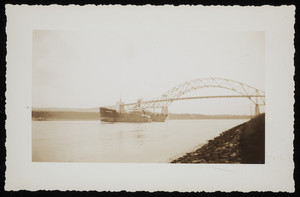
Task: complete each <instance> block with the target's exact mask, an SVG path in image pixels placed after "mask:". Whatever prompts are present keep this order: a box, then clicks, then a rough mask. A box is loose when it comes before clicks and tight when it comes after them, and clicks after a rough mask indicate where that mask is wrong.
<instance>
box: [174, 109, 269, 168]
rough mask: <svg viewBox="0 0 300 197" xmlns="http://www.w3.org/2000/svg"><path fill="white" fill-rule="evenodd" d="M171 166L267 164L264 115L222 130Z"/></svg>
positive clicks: (175, 160)
mask: <svg viewBox="0 0 300 197" xmlns="http://www.w3.org/2000/svg"><path fill="white" fill-rule="evenodd" d="M170 163H229V164H232V163H248V164H250V163H251V164H263V163H265V114H260V115H258V116H256V117H254V118H253V119H251V120H249V121H248V122H245V123H243V124H240V125H237V126H235V127H233V128H231V129H228V130H226V131H223V132H222V133H221V134H220V135H219V136H217V137H215V138H214V139H211V140H209V141H208V142H207V143H206V144H204V145H203V146H201V147H200V148H198V149H196V150H195V151H192V152H189V153H186V154H184V155H183V156H181V157H179V158H177V159H174V160H173V161H171V162H170Z"/></svg>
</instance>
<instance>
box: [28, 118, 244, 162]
mask: <svg viewBox="0 0 300 197" xmlns="http://www.w3.org/2000/svg"><path fill="white" fill-rule="evenodd" d="M246 121H248V120H246V119H235V120H167V121H166V122H162V123H160V122H154V123H101V122H100V121H33V122H32V161H47V162H110V163H111V162H131V163H141V162H147V163H168V162H170V161H171V160H173V159H175V158H177V157H179V156H182V155H183V154H185V153H186V152H189V151H193V150H194V149H197V148H199V147H201V146H202V145H203V144H205V143H206V142H207V141H208V140H210V139H212V138H214V137H216V136H218V135H219V134H220V133H221V132H223V131H225V130H227V129H230V128H232V127H234V126H236V125H239V124H241V123H243V122H246Z"/></svg>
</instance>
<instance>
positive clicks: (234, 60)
mask: <svg viewBox="0 0 300 197" xmlns="http://www.w3.org/2000/svg"><path fill="white" fill-rule="evenodd" d="M140 21H141V20H136V21H134V20H131V23H130V25H126V26H125V25H124V24H122V23H119V24H118V23H116V22H115V23H114V24H113V25H111V24H110V23H108V22H106V23H103V24H99V25H101V28H97V29H95V30H91V29H89V30H78V31H77V30H76V31H66V30H34V31H33V32H32V33H33V37H32V38H33V41H32V44H33V51H32V52H33V59H32V60H33V61H32V62H33V65H32V86H33V88H32V102H33V103H32V104H33V107H62V108H73V107H74V108H89V107H99V106H107V105H113V104H115V103H116V102H117V101H118V100H119V99H120V97H121V98H122V101H124V102H125V103H127V102H134V101H136V100H137V99H138V98H143V100H151V99H153V98H155V97H158V96H160V95H161V94H163V93H164V92H166V91H168V90H169V89H171V88H173V87H174V86H176V85H179V84H180V83H183V82H185V81H189V80H192V79H198V78H206V77H221V78H228V79H232V80H235V81H239V82H242V83H245V84H248V85H250V86H253V87H255V88H258V89H261V90H264V85H265V84H264V76H265V58H264V57H265V34H264V32H259V31H257V32H249V31H247V32H246V31H245V32H244V31H211V30H205V29H202V28H201V27H200V26H199V25H197V20H195V22H190V23H188V24H185V25H184V26H181V25H178V24H177V23H176V22H172V23H169V25H159V24H160V20H156V23H147V22H145V23H141V22H140ZM164 24H168V23H164ZM225 94H232V91H229V90H224V89H216V88H213V89H209V88H207V89H199V90H197V91H194V92H191V93H189V94H188V95H184V96H203V95H225ZM251 107H254V106H253V105H252V104H251V102H250V101H249V100H247V99H245V98H236V99H207V100H189V101H177V102H174V103H173V104H172V105H171V106H170V108H169V111H170V112H176V113H205V114H224V113H226V114H250V113H251ZM252 110H253V109H252ZM252 113H254V111H252Z"/></svg>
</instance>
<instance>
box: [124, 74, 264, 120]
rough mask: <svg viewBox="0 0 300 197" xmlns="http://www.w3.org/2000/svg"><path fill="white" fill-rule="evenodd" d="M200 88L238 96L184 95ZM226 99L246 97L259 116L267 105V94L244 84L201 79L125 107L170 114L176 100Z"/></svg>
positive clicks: (227, 80)
mask: <svg viewBox="0 0 300 197" xmlns="http://www.w3.org/2000/svg"><path fill="white" fill-rule="evenodd" d="M200 88H223V89H228V90H232V91H234V92H236V93H238V95H224V96H207V97H188V98H183V97H181V96H182V95H184V94H186V93H188V92H191V91H194V90H197V89H200ZM225 97H246V98H248V99H249V100H250V101H251V102H253V103H254V104H255V114H256V115H257V114H259V105H265V92H264V91H262V90H259V89H256V88H254V87H251V86H249V85H246V84H244V83H241V82H238V81H233V80H229V79H224V78H201V79H195V80H191V81H187V82H185V83H182V84H179V85H178V86H176V87H174V88H172V89H170V90H169V91H167V92H165V93H164V94H162V95H161V96H159V97H156V98H154V99H152V100H150V101H139V102H137V103H129V104H124V105H125V106H133V107H135V106H139V107H142V108H153V109H154V108H161V109H162V112H163V113H168V106H169V105H170V104H171V103H172V102H173V101H176V100H186V99H200V98H225Z"/></svg>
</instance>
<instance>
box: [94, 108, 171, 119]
mask: <svg viewBox="0 0 300 197" xmlns="http://www.w3.org/2000/svg"><path fill="white" fill-rule="evenodd" d="M166 118H167V114H159V113H153V114H152V113H150V112H145V111H132V112H123V113H120V112H118V111H116V110H114V109H109V108H105V107H100V119H101V121H102V122H152V121H153V122H164V121H165V119H166Z"/></svg>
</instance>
